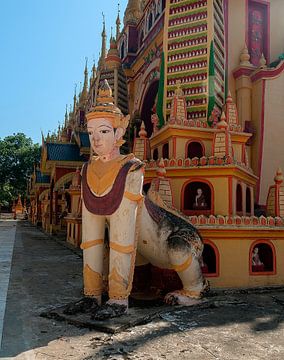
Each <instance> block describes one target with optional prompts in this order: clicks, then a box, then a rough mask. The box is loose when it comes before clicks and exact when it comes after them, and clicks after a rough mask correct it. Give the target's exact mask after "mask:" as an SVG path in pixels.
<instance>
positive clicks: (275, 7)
mask: <svg viewBox="0 0 284 360" xmlns="http://www.w3.org/2000/svg"><path fill="white" fill-rule="evenodd" d="M283 14H284V1H283V0H271V1H270V19H273V20H270V61H274V60H276V59H277V58H278V56H279V55H280V54H281V53H284V21H283Z"/></svg>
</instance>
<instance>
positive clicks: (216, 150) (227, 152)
mask: <svg viewBox="0 0 284 360" xmlns="http://www.w3.org/2000/svg"><path fill="white" fill-rule="evenodd" d="M213 156H216V157H217V158H223V157H225V156H227V157H229V156H230V157H232V142H231V135H230V132H229V129H228V124H227V122H226V116H225V113H224V112H223V113H222V115H221V120H220V121H219V122H218V123H217V130H216V132H215V134H214V141H213Z"/></svg>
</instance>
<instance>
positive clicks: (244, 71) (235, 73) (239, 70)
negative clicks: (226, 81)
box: [233, 66, 256, 79]
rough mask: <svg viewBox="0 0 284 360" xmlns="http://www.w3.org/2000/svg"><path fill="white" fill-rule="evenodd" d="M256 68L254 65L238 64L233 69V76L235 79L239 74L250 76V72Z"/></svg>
mask: <svg viewBox="0 0 284 360" xmlns="http://www.w3.org/2000/svg"><path fill="white" fill-rule="evenodd" d="M255 70H256V68H255V67H253V66H252V67H248V66H244V67H242V66H239V67H238V68H237V69H236V70H235V71H233V76H234V78H235V79H238V78H240V77H241V76H251V74H252V73H253V72H254V71H255Z"/></svg>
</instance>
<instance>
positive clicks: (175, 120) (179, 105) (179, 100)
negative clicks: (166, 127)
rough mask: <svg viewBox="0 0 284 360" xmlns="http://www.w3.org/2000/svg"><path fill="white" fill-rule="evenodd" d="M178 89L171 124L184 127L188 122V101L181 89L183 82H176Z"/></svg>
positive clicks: (172, 108)
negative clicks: (185, 122)
mask: <svg viewBox="0 0 284 360" xmlns="http://www.w3.org/2000/svg"><path fill="white" fill-rule="evenodd" d="M176 84H177V87H176V89H175V94H174V97H173V100H172V104H171V114H170V124H177V125H183V124H184V121H185V120H187V111H186V101H185V98H184V95H183V91H182V88H181V81H180V80H178V81H177V82H176Z"/></svg>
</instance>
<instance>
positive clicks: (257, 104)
mask: <svg viewBox="0 0 284 360" xmlns="http://www.w3.org/2000/svg"><path fill="white" fill-rule="evenodd" d="M262 87H263V84H262V81H257V82H256V83H253V88H252V124H253V127H254V129H255V134H254V137H253V142H252V146H251V167H252V169H253V172H254V174H255V175H256V176H259V172H258V168H259V165H260V155H261V154H260V141H261V113H262V91H263V88H262ZM256 196H257V191H256Z"/></svg>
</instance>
